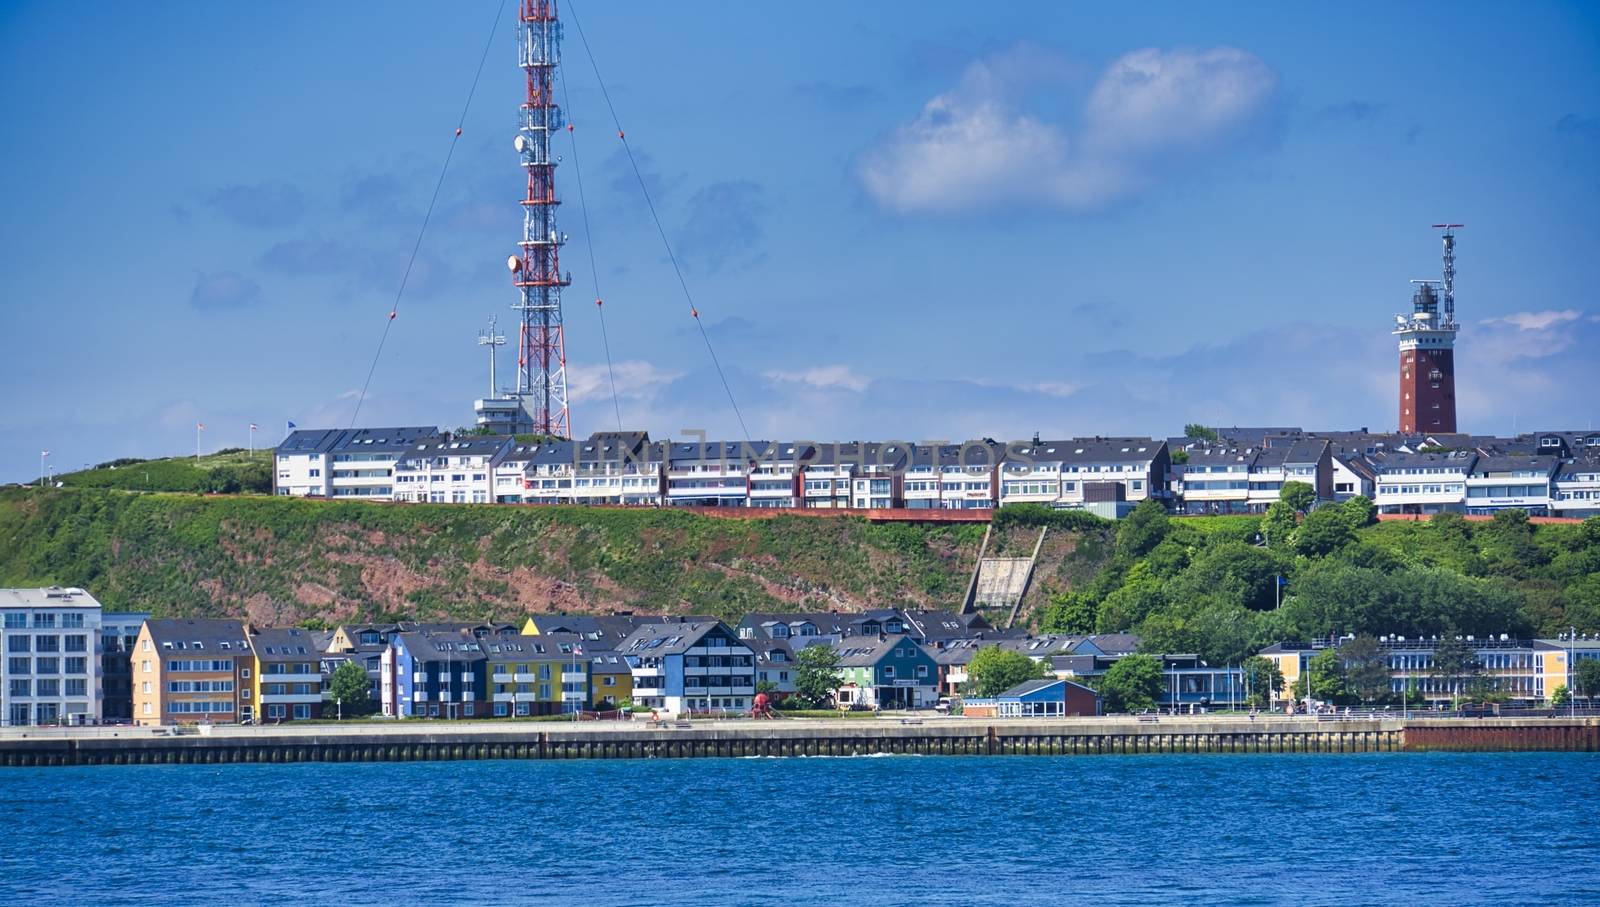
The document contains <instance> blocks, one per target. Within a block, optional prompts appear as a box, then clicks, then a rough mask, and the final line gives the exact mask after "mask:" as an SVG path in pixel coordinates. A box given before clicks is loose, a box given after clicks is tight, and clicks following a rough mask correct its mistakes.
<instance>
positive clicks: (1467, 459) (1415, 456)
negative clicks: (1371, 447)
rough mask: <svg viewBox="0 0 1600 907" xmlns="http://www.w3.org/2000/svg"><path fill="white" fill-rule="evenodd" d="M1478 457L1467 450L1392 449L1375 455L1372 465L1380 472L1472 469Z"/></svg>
mask: <svg viewBox="0 0 1600 907" xmlns="http://www.w3.org/2000/svg"><path fill="white" fill-rule="evenodd" d="M1477 458H1478V455H1477V454H1475V453H1470V452H1465V451H1452V452H1450V453H1405V452H1402V451H1391V452H1389V453H1386V454H1383V455H1382V456H1377V457H1373V458H1372V466H1373V469H1374V470H1375V471H1376V472H1378V473H1379V474H1382V473H1385V472H1391V471H1393V470H1396V469H1418V468H1425V467H1433V466H1441V467H1451V468H1456V469H1463V470H1470V469H1471V468H1472V464H1473V462H1474V461H1476V460H1477Z"/></svg>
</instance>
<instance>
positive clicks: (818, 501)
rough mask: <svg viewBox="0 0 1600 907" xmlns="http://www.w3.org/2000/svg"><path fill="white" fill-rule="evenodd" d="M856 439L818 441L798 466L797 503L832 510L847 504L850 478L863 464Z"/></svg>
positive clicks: (859, 444)
mask: <svg viewBox="0 0 1600 907" xmlns="http://www.w3.org/2000/svg"><path fill="white" fill-rule="evenodd" d="M866 447H867V445H864V444H861V443H859V442H850V443H831V444H818V445H816V446H815V447H814V448H813V449H812V454H811V457H810V458H809V459H808V460H807V461H806V462H805V464H804V465H803V466H802V467H801V469H800V477H801V481H800V506H802V507H814V508H819V509H823V510H835V509H838V508H842V507H849V506H850V480H851V478H852V477H853V476H854V475H855V473H856V472H857V471H859V470H860V469H861V468H862V467H863V465H864V462H865V461H864V460H862V451H863V450H864V449H865V448H866Z"/></svg>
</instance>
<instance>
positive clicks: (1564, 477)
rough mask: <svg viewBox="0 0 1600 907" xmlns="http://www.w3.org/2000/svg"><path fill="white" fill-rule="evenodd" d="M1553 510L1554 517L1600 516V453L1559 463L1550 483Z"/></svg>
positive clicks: (1587, 454)
mask: <svg viewBox="0 0 1600 907" xmlns="http://www.w3.org/2000/svg"><path fill="white" fill-rule="evenodd" d="M1550 506H1551V513H1552V515H1554V516H1564V517H1576V518H1579V519H1588V518H1589V517H1593V516H1600V452H1594V453H1590V452H1587V451H1585V452H1584V453H1582V454H1580V455H1579V456H1576V457H1572V458H1571V459H1567V460H1562V461H1561V462H1560V464H1559V465H1558V466H1557V467H1556V474H1555V479H1554V481H1553V482H1552V483H1551V502H1550Z"/></svg>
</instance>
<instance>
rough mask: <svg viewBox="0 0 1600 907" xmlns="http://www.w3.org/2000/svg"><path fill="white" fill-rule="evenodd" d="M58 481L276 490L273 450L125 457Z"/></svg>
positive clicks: (151, 488)
mask: <svg viewBox="0 0 1600 907" xmlns="http://www.w3.org/2000/svg"><path fill="white" fill-rule="evenodd" d="M56 481H58V482H60V483H61V484H62V485H64V486H66V487H68V488H120V489H122V490H124V491H195V492H217V493H221V494H236V493H241V492H242V493H256V494H269V493H271V491H272V451H270V450H258V451H256V452H255V453H254V454H251V453H249V452H248V451H246V450H244V449H243V448H238V447H234V448H228V449H226V450H219V451H217V452H216V453H212V454H206V455H205V456H203V457H200V458H198V459H196V458H195V457H167V458H163V459H157V460H141V459H138V458H136V457H125V458H123V459H120V460H112V461H110V462H108V463H101V464H100V465H99V466H96V467H94V468H93V469H84V470H80V471H78V472H69V473H65V474H63V475H59V476H57V477H56Z"/></svg>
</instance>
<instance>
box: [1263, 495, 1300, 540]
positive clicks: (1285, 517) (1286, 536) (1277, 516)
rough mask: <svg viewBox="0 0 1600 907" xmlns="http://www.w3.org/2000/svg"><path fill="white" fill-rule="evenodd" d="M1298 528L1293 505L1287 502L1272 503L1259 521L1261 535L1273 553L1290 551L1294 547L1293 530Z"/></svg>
mask: <svg viewBox="0 0 1600 907" xmlns="http://www.w3.org/2000/svg"><path fill="white" fill-rule="evenodd" d="M1299 528H1300V520H1299V519H1298V518H1297V517H1296V516H1295V510H1294V505H1292V504H1290V503H1289V502H1288V501H1274V502H1273V503H1272V506H1271V507H1268V508H1267V515H1266V517H1265V518H1263V519H1262V520H1261V534H1262V535H1263V536H1265V537H1266V540H1267V547H1268V548H1271V549H1272V550H1273V551H1292V550H1293V546H1294V535H1295V530H1296V529H1299Z"/></svg>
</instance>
